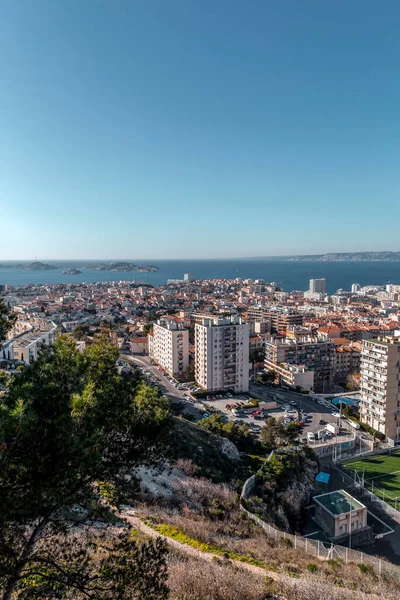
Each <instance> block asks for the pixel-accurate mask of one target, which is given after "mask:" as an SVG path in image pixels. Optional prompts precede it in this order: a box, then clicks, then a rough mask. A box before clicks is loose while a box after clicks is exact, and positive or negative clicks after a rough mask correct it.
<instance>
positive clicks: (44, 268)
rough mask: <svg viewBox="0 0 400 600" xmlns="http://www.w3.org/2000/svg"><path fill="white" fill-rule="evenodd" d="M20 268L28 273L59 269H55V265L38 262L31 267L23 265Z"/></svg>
mask: <svg viewBox="0 0 400 600" xmlns="http://www.w3.org/2000/svg"><path fill="white" fill-rule="evenodd" d="M20 268H21V269H25V270H26V271H53V270H54V269H57V267H53V265H46V263H42V262H39V261H37V260H36V261H35V262H33V263H31V264H30V265H21V267H20Z"/></svg>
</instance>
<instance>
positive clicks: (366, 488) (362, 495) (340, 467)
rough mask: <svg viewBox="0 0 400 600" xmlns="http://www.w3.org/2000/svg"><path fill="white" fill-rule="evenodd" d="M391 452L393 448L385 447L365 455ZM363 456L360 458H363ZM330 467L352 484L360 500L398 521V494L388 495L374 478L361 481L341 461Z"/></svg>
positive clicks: (399, 519)
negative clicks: (367, 502) (369, 503)
mask: <svg viewBox="0 0 400 600" xmlns="http://www.w3.org/2000/svg"><path fill="white" fill-rule="evenodd" d="M396 449H397V450H399V449H400V448H399V447H397V448H396ZM392 452H393V449H392V450H388V449H385V450H384V451H382V450H377V451H376V452H369V453H368V454H367V456H373V455H376V454H391V453H392ZM364 456H365V455H364ZM364 456H363V457H362V458H364ZM332 467H333V469H334V470H335V471H337V472H338V473H339V474H340V475H341V476H342V477H344V478H345V479H346V480H347V481H348V482H349V483H350V484H351V485H352V486H353V489H354V494H355V495H356V496H357V497H358V498H359V499H360V500H368V501H369V502H371V503H373V504H374V505H375V506H376V507H377V508H379V509H380V510H381V511H382V512H384V513H385V514H386V515H388V516H389V517H391V518H392V519H394V520H395V521H396V522H397V523H400V510H399V509H400V496H396V497H391V496H389V494H388V493H387V492H386V491H385V490H383V489H381V488H380V487H379V486H378V485H375V484H374V480H372V481H365V480H364V481H363V478H362V477H360V476H359V475H358V474H357V473H356V472H355V471H352V470H350V469H348V468H347V467H346V465H344V464H342V463H333V464H332Z"/></svg>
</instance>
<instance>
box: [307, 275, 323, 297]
mask: <svg viewBox="0 0 400 600" xmlns="http://www.w3.org/2000/svg"><path fill="white" fill-rule="evenodd" d="M309 291H310V294H326V279H325V278H321V279H310V289H309Z"/></svg>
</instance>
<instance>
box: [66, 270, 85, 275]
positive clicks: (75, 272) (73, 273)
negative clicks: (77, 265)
mask: <svg viewBox="0 0 400 600" xmlns="http://www.w3.org/2000/svg"><path fill="white" fill-rule="evenodd" d="M81 273H82V271H80V270H79V269H65V271H63V275H80V274H81Z"/></svg>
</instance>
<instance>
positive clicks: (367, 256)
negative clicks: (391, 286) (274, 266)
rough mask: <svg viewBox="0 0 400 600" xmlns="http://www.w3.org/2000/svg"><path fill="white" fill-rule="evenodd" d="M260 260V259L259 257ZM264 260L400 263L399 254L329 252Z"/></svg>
mask: <svg viewBox="0 0 400 600" xmlns="http://www.w3.org/2000/svg"><path fill="white" fill-rule="evenodd" d="M260 258H261V257H260ZM262 258H264V259H265V260H290V261H307V260H310V261H316V262H371V261H386V262H394V261H400V252H330V253H328V254H304V255H293V256H264V257H262Z"/></svg>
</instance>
